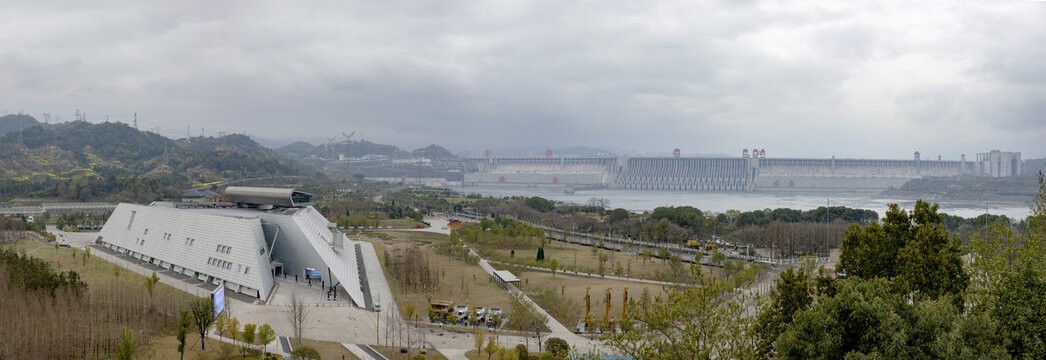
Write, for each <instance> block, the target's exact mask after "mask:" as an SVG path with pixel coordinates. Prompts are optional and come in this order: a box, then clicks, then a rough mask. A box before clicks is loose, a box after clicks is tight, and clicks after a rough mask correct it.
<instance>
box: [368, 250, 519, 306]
mask: <svg viewBox="0 0 1046 360" xmlns="http://www.w3.org/2000/svg"><path fill="white" fill-rule="evenodd" d="M406 234H407V235H404V234H403V233H396V232H390V238H388V239H377V238H370V237H364V238H363V239H364V240H365V241H369V242H371V243H373V244H374V251H375V252H376V253H377V254H378V257H379V258H382V257H383V254H384V252H385V250H389V251H394V250H398V249H407V248H410V247H417V248H418V249H419V250H421V253H422V254H425V255H424V256H427V257H428V258H429V263H430V264H431V265H432V267H434V268H435V269H437V271H439V274H440V275H439V278H440V286H439V288H438V289H436V290H435V291H431V292H429V291H415V290H411V289H404V288H403V287H401V286H400V285H399V284H397V283H395V282H394V281H390V282H389V287H390V288H391V289H392V293H393V294H394V295H395V296H396V305H397V306H398V307H399V309H400V311H401V312H404V314H403V315H404V316H405V315H406V314H405V311H406V309H407V305H408V304H410V303H413V304H414V306H415V308H416V311H415V312H416V313H417V314H420V315H421V316H425V313H426V312H427V311H428V304H429V301H430V300H429V299H431V300H432V301H437V300H450V301H453V302H454V303H455V304H456V305H468V306H484V307H487V308H491V307H499V308H502V309H505V312H506V313H507V312H509V311H510V310H511V309H512V298H511V297H510V296H509V295H508V293H507V292H505V290H504V289H502V288H501V286H499V285H497V284H496V283H494V282H493V281H492V280H491V278H490V276H488V275H487V273H486V272H484V271H483V269H481V268H480V267H479V266H478V265H471V264H467V263H465V262H464V261H461V260H458V259H454V258H452V257H450V256H445V255H439V254H436V253H435V252H433V251H432V248H433V246H432V245H430V244H426V243H424V242H417V241H412V240H406V239H407V238H412V237H415V236H416V238H419V239H420V238H431V235H425V236H419V235H414V234H415V233H406ZM417 234H425V233H420V232H419V233H417ZM396 235H403V237H402V238H399V237H398V236H396ZM433 235H439V236H442V238H443V239H445V238H446V235H440V234H433ZM384 266H385V264H384V263H383V264H382V268H383V269H384Z"/></svg>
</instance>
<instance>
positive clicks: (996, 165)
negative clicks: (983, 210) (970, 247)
mask: <svg viewBox="0 0 1046 360" xmlns="http://www.w3.org/2000/svg"><path fill="white" fill-rule="evenodd" d="M487 155H488V156H486V157H483V158H471V159H468V160H467V161H468V167H469V168H470V169H469V171H467V173H466V174H465V177H464V183H463V185H465V186H514V187H519V186H525V187H543V186H554V187H563V188H564V189H565V191H568V192H570V191H573V190H575V189H578V190H581V189H593V188H611V189H634V190H666V191H712V192H752V191H847V192H850V191H854V192H862V191H865V192H872V191H881V190H884V189H888V188H890V187H894V188H899V187H900V186H901V185H903V184H904V183H905V182H907V181H909V180H912V179H920V178H926V177H950V176H983V177H1009V176H1019V175H1021V174H1022V169H1023V163H1022V162H1021V153H1019V152H1003V151H999V150H992V151H990V152H985V153H979V154H977V158H976V160H971V161H967V160H966V155H965V154H963V155H962V156H961V160H958V161H955V160H941V159H940V156H938V157H937V159H922V158H920V154H919V152H918V151H917V152H915V153H914V157H913V158H912V159H907V160H877V159H836V158H835V157H832V158H828V159H798V158H773V157H767V156H766V151H765V150H762V149H752V151H751V152H749V151H748V150H747V149H745V150H744V151H743V152H742V156H741V157H682V156H680V155H679V149H676V150H675V151H674V152H673V156H671V157H610V156H603V157H600V156H596V157H569V156H555V155H553V154H552V153H551V151H547V152H546V154H545V156H544V157H497V156H492V155H490V153H489V152H488V154H487Z"/></svg>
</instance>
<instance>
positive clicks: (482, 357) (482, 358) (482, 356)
mask: <svg viewBox="0 0 1046 360" xmlns="http://www.w3.org/2000/svg"><path fill="white" fill-rule="evenodd" d="M512 349H513V350H515V348H512ZM527 354H529V356H528V357H527V358H528V359H537V358H538V356H541V354H540V353H537V352H528V353H527ZM465 357H466V358H468V359H469V360H487V359H488V355H487V353H486V352H482V351H476V350H475V349H472V350H469V351H467V352H465ZM489 359H490V360H501V356H500V355H499V354H498V353H494V354H490V355H489ZM513 359H516V358H513Z"/></svg>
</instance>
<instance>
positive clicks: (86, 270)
mask: <svg viewBox="0 0 1046 360" xmlns="http://www.w3.org/2000/svg"><path fill="white" fill-rule="evenodd" d="M4 246H6V247H8V248H9V249H13V250H16V251H19V250H24V251H25V252H26V254H28V255H29V256H32V257H37V258H40V259H41V260H44V261H47V262H49V263H51V264H52V265H54V266H55V269H57V270H58V271H64V270H75V271H76V273H77V274H79V275H80V279H81V280H83V281H85V282H87V285H88V286H91V285H95V284H101V283H104V282H109V281H117V282H119V283H124V284H129V285H131V286H142V287H144V286H145V285H144V283H145V276H143V275H141V274H138V273H136V272H133V271H130V270H127V269H124V268H123V267H120V275H119V276H116V275H115V271H114V270H113V267H114V266H117V265H115V264H113V263H111V262H108V261H105V260H103V259H101V258H99V257H97V256H94V255H93V254H92V255H91V256H90V257H89V258H88V259H87V264H86V266H85V265H84V262H83V255H84V249H75V248H67V247H59V248H58V249H57V250H55V247H54V246H53V245H47V244H43V243H40V242H36V241H32V240H25V241H19V242H17V243H13V244H7V245H4ZM91 251H92V252H96V251H99V250H95V249H92V250H91ZM74 253H75V255H76V256H75V257H74V256H73V254H74ZM153 291H154V295H153V296H155V297H180V298H182V300H185V302H186V303H188V302H189V301H192V299H194V298H195V296H193V295H191V294H189V293H186V292H184V291H181V290H178V289H175V288H173V287H171V286H169V285H167V284H164V283H162V282H161V283H157V284H156V288H155V290H153Z"/></svg>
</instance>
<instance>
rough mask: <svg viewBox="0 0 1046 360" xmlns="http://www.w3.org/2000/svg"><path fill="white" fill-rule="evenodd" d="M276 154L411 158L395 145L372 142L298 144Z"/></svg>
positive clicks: (320, 156) (283, 148) (324, 156)
mask: <svg viewBox="0 0 1046 360" xmlns="http://www.w3.org/2000/svg"><path fill="white" fill-rule="evenodd" d="M276 152H278V153H280V154H283V155H286V156H291V157H295V158H303V159H304V158H310V157H317V158H324V159H329V158H337V157H338V155H344V154H346V152H348V153H349V157H362V156H365V155H382V156H388V157H390V158H395V157H409V156H410V153H409V152H407V151H405V150H403V149H400V148H399V147H397V146H395V145H386V144H378V143H373V142H370V141H366V140H362V141H353V142H352V143H351V144H350V145H346V144H345V143H344V142H341V143H334V144H331V146H329V147H328V146H327V144H320V145H312V144H309V143H306V142H301V141H299V142H296V143H293V144H290V145H287V146H284V147H281V148H279V149H276Z"/></svg>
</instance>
